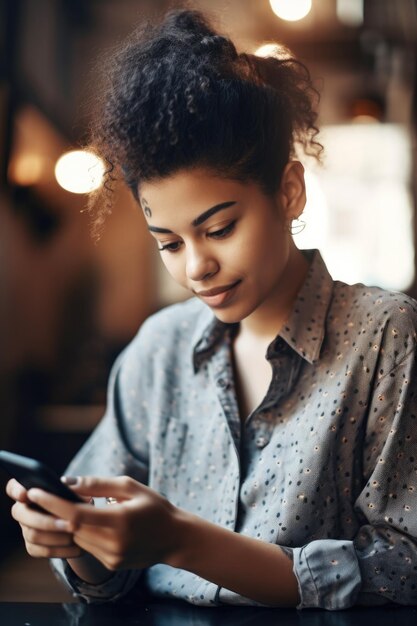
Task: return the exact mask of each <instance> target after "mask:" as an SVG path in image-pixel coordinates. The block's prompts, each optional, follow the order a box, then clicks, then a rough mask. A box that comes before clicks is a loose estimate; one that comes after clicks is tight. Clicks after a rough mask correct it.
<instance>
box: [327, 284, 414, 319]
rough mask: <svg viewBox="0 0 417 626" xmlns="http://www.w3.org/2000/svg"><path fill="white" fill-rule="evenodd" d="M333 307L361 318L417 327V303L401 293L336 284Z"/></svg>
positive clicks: (356, 285)
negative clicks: (390, 321)
mask: <svg viewBox="0 0 417 626" xmlns="http://www.w3.org/2000/svg"><path fill="white" fill-rule="evenodd" d="M333 306H334V307H335V308H337V309H341V308H343V309H345V310H349V311H350V314H351V315H352V314H354V315H355V316H358V317H360V318H365V319H366V318H370V317H372V318H373V319H378V320H381V319H386V320H399V321H400V322H401V321H404V322H406V323H407V324H408V323H412V324H416V325H417V301H416V300H414V299H413V298H411V297H410V296H408V295H407V294H405V293H402V292H400V291H393V290H387V289H382V288H381V287H368V286H366V285H363V284H361V283H357V284H354V285H348V284H346V283H342V282H340V281H335V282H334V291H333Z"/></svg>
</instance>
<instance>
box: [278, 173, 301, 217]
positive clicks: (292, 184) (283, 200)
mask: <svg viewBox="0 0 417 626" xmlns="http://www.w3.org/2000/svg"><path fill="white" fill-rule="evenodd" d="M278 199H279V203H280V205H281V210H282V212H283V216H284V219H285V221H286V223H288V224H291V222H292V220H295V219H297V218H298V217H300V215H301V213H302V212H303V211H304V207H305V204H306V199H307V197H306V185H305V180H304V167H303V165H302V164H301V163H300V161H289V162H288V163H287V165H286V166H285V168H284V171H283V173H282V177H281V184H280V187H279V190H278Z"/></svg>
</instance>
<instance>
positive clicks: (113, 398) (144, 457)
mask: <svg viewBox="0 0 417 626" xmlns="http://www.w3.org/2000/svg"><path fill="white" fill-rule="evenodd" d="M141 347H143V346H141V340H140V337H139V339H135V340H134V341H133V342H132V344H130V346H128V348H127V349H126V350H125V351H124V352H123V353H122V354H121V355H120V356H119V357H118V359H117V360H116V362H115V364H114V365H113V368H112V371H111V373H110V378H109V385H108V394H107V408H106V412H105V415H104V417H103V419H102V420H101V422H100V423H99V425H98V426H97V428H96V429H95V430H94V431H93V433H92V435H91V436H90V437H89V439H88V440H87V442H86V443H85V444H84V446H83V447H82V448H81V450H80V451H79V452H78V454H77V455H76V457H75V458H74V459H73V461H72V462H71V463H70V465H69V466H68V468H67V470H66V472H65V473H66V474H67V475H69V476H87V475H94V476H107V477H111V476H121V475H129V476H131V477H132V478H134V479H135V480H137V481H139V482H142V483H144V484H147V481H148V434H147V433H148V429H147V412H146V396H145V395H143V396H141V388H143V391H144V393H145V389H146V386H147V385H148V382H149V381H147V380H146V373H145V374H144V375H140V370H141V360H142V361H143V357H142V358H141V354H142V355H143V350H141ZM148 388H149V386H148ZM50 563H51V567H52V569H53V571H54V573H55V575H56V576H57V577H58V579H59V580H61V582H63V583H64V585H65V586H66V587H67V588H68V590H69V591H70V593H72V594H73V595H74V597H77V598H78V599H80V600H82V601H84V602H88V603H93V602H103V601H114V600H118V599H119V598H121V597H122V596H123V595H125V594H126V593H127V592H128V591H130V590H131V589H132V587H133V586H134V585H135V584H136V583H137V582H138V580H139V578H140V576H141V573H142V572H141V570H129V571H128V570H125V571H117V572H114V573H113V575H112V576H111V577H110V578H109V579H108V580H106V581H105V582H104V583H102V584H100V585H91V584H88V583H86V582H84V581H83V580H81V579H80V578H78V576H76V575H75V573H74V572H73V571H72V569H71V568H70V566H69V565H68V563H67V562H66V561H65V560H61V559H51V561H50Z"/></svg>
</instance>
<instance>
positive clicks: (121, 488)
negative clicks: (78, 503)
mask: <svg viewBox="0 0 417 626" xmlns="http://www.w3.org/2000/svg"><path fill="white" fill-rule="evenodd" d="M61 480H62V481H63V482H64V483H65V484H66V485H68V486H69V487H71V489H73V490H74V491H75V492H76V493H77V494H78V495H80V496H90V497H105V498H115V499H116V500H119V501H120V500H129V499H130V498H133V497H134V496H135V495H137V494H138V493H140V492H141V491H142V490H143V489H144V486H143V485H141V484H140V483H138V482H137V481H136V480H134V479H133V478H130V477H129V476H117V477H113V478H102V477H98V476H63V477H62V478H61Z"/></svg>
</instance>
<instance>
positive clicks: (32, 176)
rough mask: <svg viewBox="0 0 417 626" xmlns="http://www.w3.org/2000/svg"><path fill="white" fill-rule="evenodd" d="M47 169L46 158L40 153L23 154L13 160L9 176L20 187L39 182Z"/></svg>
mask: <svg viewBox="0 0 417 626" xmlns="http://www.w3.org/2000/svg"><path fill="white" fill-rule="evenodd" d="M44 171H45V160H44V159H43V158H42V156H41V155H39V154H31V153H27V154H21V155H19V156H17V157H16V158H15V159H14V160H12V162H11V164H10V168H9V178H10V180H11V181H12V182H13V183H14V184H15V185H19V186H20V187H29V186H31V185H35V184H36V183H38V182H39V181H40V180H41V178H42V175H43V173H44Z"/></svg>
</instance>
